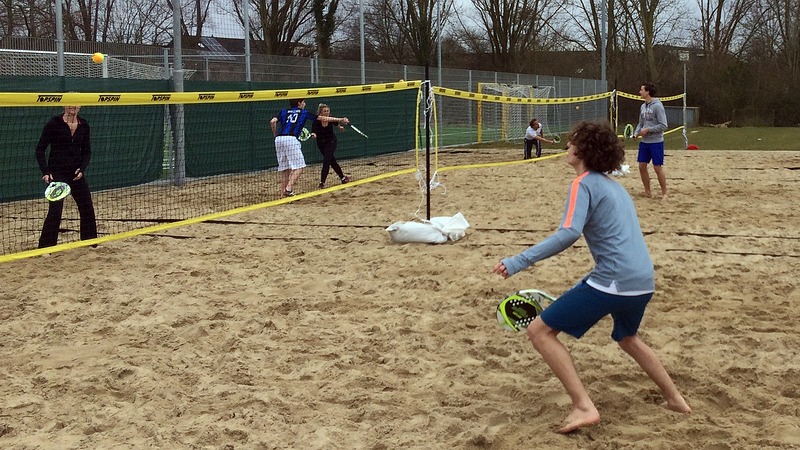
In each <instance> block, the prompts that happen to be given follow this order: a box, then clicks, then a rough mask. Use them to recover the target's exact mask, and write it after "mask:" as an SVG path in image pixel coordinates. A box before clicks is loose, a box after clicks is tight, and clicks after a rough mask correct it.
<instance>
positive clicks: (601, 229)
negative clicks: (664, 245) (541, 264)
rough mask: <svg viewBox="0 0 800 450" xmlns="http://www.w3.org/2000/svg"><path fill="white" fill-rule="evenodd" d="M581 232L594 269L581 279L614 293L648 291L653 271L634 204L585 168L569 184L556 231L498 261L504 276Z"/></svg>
mask: <svg viewBox="0 0 800 450" xmlns="http://www.w3.org/2000/svg"><path fill="white" fill-rule="evenodd" d="M581 234H583V236H584V238H585V239H586V243H587V244H588V245H589V251H590V252H591V253H592V257H593V258H594V262H595V267H594V268H593V269H592V271H591V272H590V273H589V274H588V275H586V277H584V279H587V278H588V279H591V280H592V281H593V282H594V283H598V284H600V285H602V286H611V284H612V283H616V288H617V290H618V292H634V291H638V292H643V291H645V292H652V291H654V290H655V275H654V271H653V262H652V260H651V259H650V252H649V251H648V249H647V244H646V243H645V241H644V235H643V234H642V230H641V227H640V225H639V219H638V217H637V216H636V208H635V206H634V204H633V200H632V199H631V197H630V195H629V194H628V192H627V191H626V190H625V188H624V187H622V186H621V185H620V184H619V183H617V182H616V181H614V180H613V179H611V178H610V177H609V176H607V175H604V174H602V173H599V172H584V173H583V174H581V175H580V176H578V177H577V178H575V180H574V181H573V182H572V184H571V185H570V188H569V193H568V195H567V202H566V208H565V210H564V216H563V218H562V220H561V226H560V227H559V228H558V230H557V231H556V232H555V233H554V234H552V235H550V236H549V237H547V238H545V239H544V240H543V241H541V242H539V243H538V244H536V245H534V246H533V247H530V248H528V249H527V250H525V251H523V252H522V253H520V254H518V255H516V256H512V257H510V258H506V259H503V260H502V263H503V265H505V267H506V270H507V271H508V274H509V275H513V274H515V273H517V272H519V271H521V270H523V269H525V268H527V267H529V266H531V265H533V264H534V263H536V262H538V261H541V260H543V259H546V258H549V257H550V256H553V255H555V254H558V253H560V252H562V251H564V250H566V249H567V248H569V247H570V246H572V244H574V243H575V242H576V241H577V240H578V239H579V238H580V237H581Z"/></svg>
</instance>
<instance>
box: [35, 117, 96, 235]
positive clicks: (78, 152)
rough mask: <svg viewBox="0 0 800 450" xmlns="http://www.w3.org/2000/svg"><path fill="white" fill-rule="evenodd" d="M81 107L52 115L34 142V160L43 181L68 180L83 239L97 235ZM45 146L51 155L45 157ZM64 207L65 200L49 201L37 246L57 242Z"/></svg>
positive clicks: (89, 148)
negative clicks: (76, 208) (87, 177)
mask: <svg viewBox="0 0 800 450" xmlns="http://www.w3.org/2000/svg"><path fill="white" fill-rule="evenodd" d="M80 109H81V108H80V106H65V107H64V114H59V115H57V116H54V117H53V118H51V119H50V120H49V121H48V122H47V123H46V124H45V126H44V129H43V130H42V136H41V137H40V138H39V143H38V144H37V145H36V161H37V162H38V163H39V169H41V171H42V181H44V182H45V184H50V182H51V181H63V182H65V183H67V184H69V187H70V189H71V190H72V198H74V199H75V203H77V205H78V213H79V214H80V216H81V240H85V239H93V238H96V237H97V222H96V220H95V215H94V205H93V204H92V193H91V191H90V190H89V183H88V182H87V181H86V175H85V171H86V167H87V166H88V165H89V160H90V159H91V156H92V146H91V143H90V132H89V123H88V122H87V121H86V120H85V119H84V118H82V117H79V116H78V112H79V111H80ZM48 146H50V155H49V156H48V157H45V151H46V150H47V147H48ZM63 208H64V200H59V201H55V202H50V206H49V208H48V210H47V217H46V218H45V219H44V226H42V234H41V236H40V237H39V248H44V247H52V246H54V245H56V244H57V243H58V229H59V227H60V226H61V212H62V211H63Z"/></svg>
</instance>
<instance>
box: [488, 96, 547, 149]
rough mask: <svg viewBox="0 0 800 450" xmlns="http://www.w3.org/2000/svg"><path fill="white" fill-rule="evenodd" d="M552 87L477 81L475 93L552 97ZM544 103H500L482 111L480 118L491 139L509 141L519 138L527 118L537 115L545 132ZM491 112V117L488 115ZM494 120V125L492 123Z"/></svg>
mask: <svg viewBox="0 0 800 450" xmlns="http://www.w3.org/2000/svg"><path fill="white" fill-rule="evenodd" d="M555 92H556V89H555V87H553V86H531V85H523V84H502V83H480V84H478V93H480V94H486V95H492V96H499V97H514V98H553V97H555ZM547 108H548V105H541V104H514V103H513V102H511V103H503V104H502V105H501V107H499V108H492V109H491V111H489V112H487V113H486V114H482V116H481V120H483V122H484V125H485V128H484V129H485V130H486V132H487V133H488V134H489V135H494V136H496V139H493V140H498V139H499V140H502V141H510V140H517V139H522V138H523V137H524V136H525V130H526V129H527V128H528V125H529V123H530V121H531V119H534V118H537V119H539V122H540V123H542V126H543V127H544V130H545V132H547V131H548V125H547V124H548V120H547V113H548V111H547ZM492 116H494V117H492ZM493 124H494V125H493Z"/></svg>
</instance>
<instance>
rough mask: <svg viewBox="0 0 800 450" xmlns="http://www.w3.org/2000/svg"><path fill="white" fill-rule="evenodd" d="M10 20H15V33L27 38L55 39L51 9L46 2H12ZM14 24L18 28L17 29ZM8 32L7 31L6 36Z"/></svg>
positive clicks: (39, 0) (19, 0) (30, 0)
mask: <svg viewBox="0 0 800 450" xmlns="http://www.w3.org/2000/svg"><path fill="white" fill-rule="evenodd" d="M12 1H13V2H12V5H11V6H12V8H13V11H12V18H14V20H15V26H14V29H15V33H16V30H17V29H20V32H19V34H20V35H23V36H28V37H39V38H55V35H56V34H55V20H54V19H53V18H54V11H53V7H52V5H51V4H50V2H48V1H46V0H12ZM16 23H19V24H20V26H19V27H17V26H16ZM9 31H10V30H8V31H7V34H8V33H9Z"/></svg>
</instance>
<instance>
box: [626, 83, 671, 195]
mask: <svg viewBox="0 0 800 450" xmlns="http://www.w3.org/2000/svg"><path fill="white" fill-rule="evenodd" d="M639 95H641V96H642V99H643V100H644V103H642V106H641V107H640V108H639V124H638V125H637V126H636V129H635V130H634V131H633V135H634V136H635V137H636V138H640V139H641V140H642V141H641V142H639V154H638V155H637V156H636V161H638V162H639V175H640V176H641V178H642V185H643V186H644V196H645V197H651V196H652V194H651V193H650V174H649V173H648V172H647V164H648V163H649V162H650V161H651V160H652V161H653V170H654V171H655V173H656V177H658V184H659V186H661V200H666V199H667V176H666V175H665V174H664V132H665V131H667V113H666V111H664V105H663V104H661V100H659V99H657V98H655V97H654V96H655V95H656V87H655V85H654V84H652V83H644V84H643V85H641V87H640V88H639Z"/></svg>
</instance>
